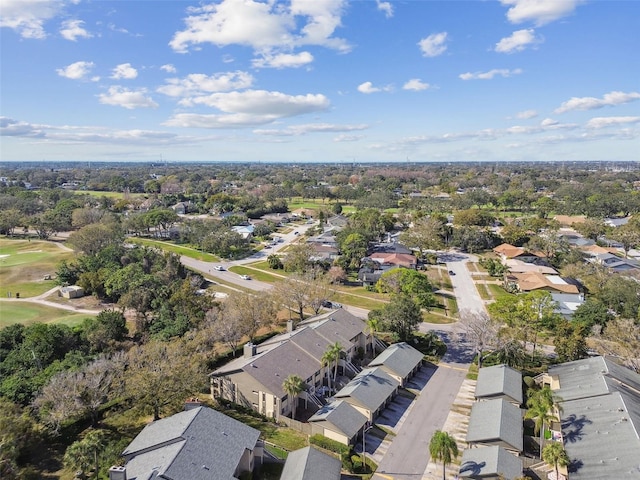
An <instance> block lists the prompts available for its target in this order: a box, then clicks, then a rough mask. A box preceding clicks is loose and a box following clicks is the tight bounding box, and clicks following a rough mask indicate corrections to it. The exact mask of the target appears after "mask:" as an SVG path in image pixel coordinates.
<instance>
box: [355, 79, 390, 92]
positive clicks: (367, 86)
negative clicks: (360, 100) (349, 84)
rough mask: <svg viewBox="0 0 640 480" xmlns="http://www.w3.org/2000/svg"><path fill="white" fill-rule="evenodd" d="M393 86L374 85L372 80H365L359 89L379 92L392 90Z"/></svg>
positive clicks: (360, 90)
mask: <svg viewBox="0 0 640 480" xmlns="http://www.w3.org/2000/svg"><path fill="white" fill-rule="evenodd" d="M392 90H393V87H392V86H391V85H386V86H384V87H374V86H373V83H371V82H364V83H361V84H360V85H358V91H359V92H360V93H365V94H369V93H377V92H391V91H392Z"/></svg>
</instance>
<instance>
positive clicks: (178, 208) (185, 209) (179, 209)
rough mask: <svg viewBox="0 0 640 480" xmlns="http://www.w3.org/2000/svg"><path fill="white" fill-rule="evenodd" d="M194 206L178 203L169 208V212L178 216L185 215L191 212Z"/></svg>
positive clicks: (189, 203) (187, 203)
mask: <svg viewBox="0 0 640 480" xmlns="http://www.w3.org/2000/svg"><path fill="white" fill-rule="evenodd" d="M193 208H194V205H193V203H191V202H178V203H176V204H175V205H173V206H172V207H171V210H173V211H174V212H176V213H177V214H178V215H185V214H187V213H189V212H190V211H191V210H193Z"/></svg>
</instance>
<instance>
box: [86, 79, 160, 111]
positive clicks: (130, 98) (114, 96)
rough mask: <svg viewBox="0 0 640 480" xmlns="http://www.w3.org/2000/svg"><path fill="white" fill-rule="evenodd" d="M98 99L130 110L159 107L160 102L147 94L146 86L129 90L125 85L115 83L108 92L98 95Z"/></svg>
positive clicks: (105, 103) (106, 103)
mask: <svg viewBox="0 0 640 480" xmlns="http://www.w3.org/2000/svg"><path fill="white" fill-rule="evenodd" d="M98 100H99V101H100V103H102V104H104V105H114V106H118V107H123V108H126V109H128V110H133V109H134V108H157V107H158V104H157V103H156V102H154V101H153V99H152V98H151V97H149V96H148V95H147V90H146V89H145V88H140V89H137V90H128V89H126V88H124V87H121V86H118V85H114V86H112V87H109V90H108V91H107V93H101V94H100V95H98Z"/></svg>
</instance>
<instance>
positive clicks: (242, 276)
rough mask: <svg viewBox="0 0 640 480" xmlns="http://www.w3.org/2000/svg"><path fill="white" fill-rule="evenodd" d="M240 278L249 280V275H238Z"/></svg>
mask: <svg viewBox="0 0 640 480" xmlns="http://www.w3.org/2000/svg"><path fill="white" fill-rule="evenodd" d="M240 278H241V279H243V280H251V277H250V276H249V275H240Z"/></svg>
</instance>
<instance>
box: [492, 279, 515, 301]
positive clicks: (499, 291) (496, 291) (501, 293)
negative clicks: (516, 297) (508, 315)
mask: <svg viewBox="0 0 640 480" xmlns="http://www.w3.org/2000/svg"><path fill="white" fill-rule="evenodd" d="M487 288H488V289H489V292H490V293H491V295H493V298H494V299H496V300H497V299H499V298H503V297H511V296H512V295H513V294H512V293H509V292H507V291H506V290H505V289H504V288H502V287H501V286H500V285H496V284H495V283H490V284H488V285H487Z"/></svg>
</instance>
